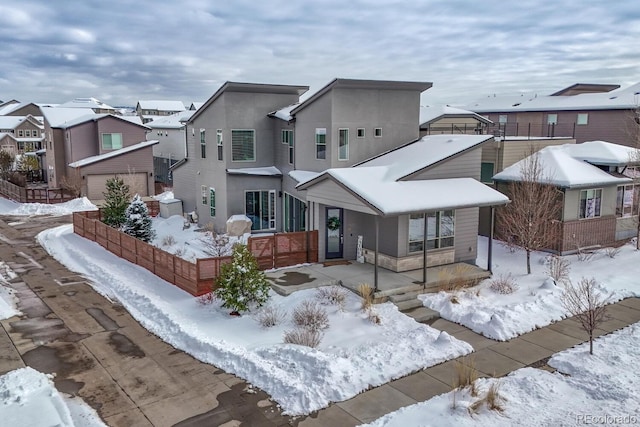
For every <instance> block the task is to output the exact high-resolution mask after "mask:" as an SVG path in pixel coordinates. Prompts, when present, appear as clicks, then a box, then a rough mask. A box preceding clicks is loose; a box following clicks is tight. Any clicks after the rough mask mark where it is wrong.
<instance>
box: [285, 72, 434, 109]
mask: <svg viewBox="0 0 640 427" xmlns="http://www.w3.org/2000/svg"><path fill="white" fill-rule="evenodd" d="M431 86H433V83H430V82H410V81H394V80H359V79H341V78H335V79H333V80H331V81H330V82H329V83H328V84H327V85H326V86H324V87H323V88H321V89H320V90H319V91H317V92H316V93H314V94H313V95H311V96H310V97H309V98H307V99H306V100H305V101H304V102H301V103H300V104H298V106H296V107H295V108H294V109H293V110H292V111H291V115H293V116H295V115H296V113H298V112H299V111H301V110H303V109H304V108H306V107H308V106H309V105H311V104H312V103H314V102H315V101H316V100H317V99H319V98H321V97H322V96H323V95H324V94H326V93H327V92H329V91H331V90H332V89H334V88H348V89H395V90H416V91H419V92H420V93H422V92H424V91H425V90H427V89H429V88H430V87H431Z"/></svg>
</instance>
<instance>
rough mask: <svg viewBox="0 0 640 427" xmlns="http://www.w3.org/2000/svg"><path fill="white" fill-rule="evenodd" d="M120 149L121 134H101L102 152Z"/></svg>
mask: <svg viewBox="0 0 640 427" xmlns="http://www.w3.org/2000/svg"><path fill="white" fill-rule="evenodd" d="M120 148H122V134H121V133H103V134H102V149H103V150H118V149H120Z"/></svg>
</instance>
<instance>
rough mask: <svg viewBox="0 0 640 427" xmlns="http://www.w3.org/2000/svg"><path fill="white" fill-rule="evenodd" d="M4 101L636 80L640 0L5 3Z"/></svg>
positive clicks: (0, 76) (512, 89)
mask: <svg viewBox="0 0 640 427" xmlns="http://www.w3.org/2000/svg"><path fill="white" fill-rule="evenodd" d="M0 21H1V22H2V25H0V46H1V48H0V64H2V65H0V100H7V99H11V98H15V99H18V100H20V101H33V102H52V103H53V102H65V101H69V100H71V99H73V98H76V97H90V96H93V97H96V98H99V99H100V100H102V101H104V102H106V103H108V104H111V105H114V106H121V105H135V103H136V102H137V101H138V100H140V99H172V100H181V101H184V102H185V103H190V102H192V101H205V100H206V99H207V98H208V97H209V96H210V95H211V94H212V93H213V92H214V91H215V90H216V89H217V88H218V87H219V86H220V85H221V84H222V83H223V82H225V81H227V80H230V81H240V82H258V83H278V84H296V85H308V86H310V87H311V91H312V92H313V91H315V90H317V89H319V88H321V87H322V86H323V85H325V84H326V83H328V82H329V81H330V80H331V79H333V78H334V77H343V78H364V79H386V80H415V81H428V82H433V88H432V89H430V90H428V91H427V92H425V94H423V100H422V101H423V103H424V104H435V103H445V102H446V103H453V104H456V103H458V104H460V103H464V102H470V101H472V100H474V99H477V98H480V97H482V96H487V95H491V94H494V93H495V94H516V93H519V92H523V91H524V92H537V93H550V92H553V91H556V90H558V89H561V88H563V87H566V86H569V85H571V84H573V83H577V82H582V83H617V84H621V85H623V86H627V85H630V84H633V83H636V82H639V81H640V7H639V5H638V2H637V0H615V1H611V2H604V1H600V0H599V1H592V0H583V1H581V2H576V1H575V0H554V1H548V0H519V1H517V2H507V1H498V0H487V1H484V2H483V1H471V0H468V1H467V0H438V1H422V0H412V1H400V0H351V1H349V0H339V1H338V0H316V1H306V0H299V1H296V0H287V1H284V0H227V1H220V0H180V1H177V0H175V1H174V0H162V1H151V0H137V1H125V0H109V1H104V0H99V1H95V0H65V1H52V0H18V1H16V0H2V2H1V3H0Z"/></svg>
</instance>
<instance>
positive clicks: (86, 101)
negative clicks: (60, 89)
mask: <svg viewBox="0 0 640 427" xmlns="http://www.w3.org/2000/svg"><path fill="white" fill-rule="evenodd" d="M57 107H62V108H91V109H92V110H93V112H94V113H96V114H115V115H119V114H120V110H118V109H117V108H113V107H112V106H110V105H107V104H105V103H104V102H102V101H100V100H98V99H96V98H76V99H73V100H71V101H69V102H65V103H64V104H60V105H57Z"/></svg>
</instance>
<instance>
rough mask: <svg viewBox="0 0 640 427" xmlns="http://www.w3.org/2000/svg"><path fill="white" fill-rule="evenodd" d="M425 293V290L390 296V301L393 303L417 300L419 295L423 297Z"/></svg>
mask: <svg viewBox="0 0 640 427" xmlns="http://www.w3.org/2000/svg"><path fill="white" fill-rule="evenodd" d="M424 293H425V291H424V290H418V291H409V292H405V293H403V294H397V295H389V301H391V302H392V303H399V302H402V301H408V300H412V299H416V298H417V297H418V295H421V294H424Z"/></svg>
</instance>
